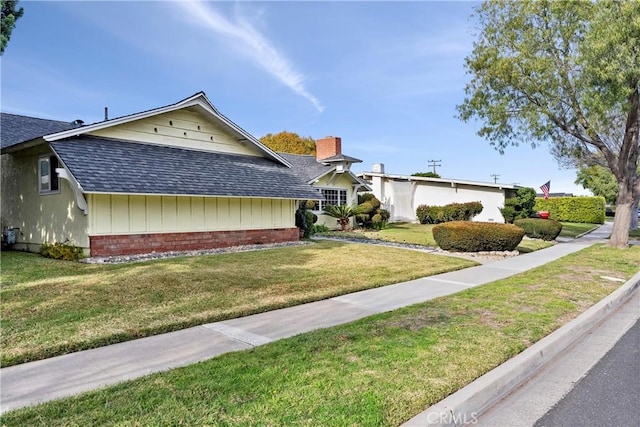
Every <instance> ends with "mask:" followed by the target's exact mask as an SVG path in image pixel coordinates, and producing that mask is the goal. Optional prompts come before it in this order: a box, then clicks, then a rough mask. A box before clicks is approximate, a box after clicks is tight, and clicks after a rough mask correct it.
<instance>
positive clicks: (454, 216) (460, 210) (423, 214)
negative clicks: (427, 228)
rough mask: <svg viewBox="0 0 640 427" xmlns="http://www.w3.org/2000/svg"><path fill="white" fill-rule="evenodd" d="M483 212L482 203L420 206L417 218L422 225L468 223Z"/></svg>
mask: <svg viewBox="0 0 640 427" xmlns="http://www.w3.org/2000/svg"><path fill="white" fill-rule="evenodd" d="M480 212H482V203H480V202H467V203H450V204H448V205H444V206H429V205H420V206H418V207H417V208H416V217H417V218H418V221H420V224H440V223H441V222H447V221H468V220H470V219H471V218H473V217H474V216H476V215H478V214H479V213H480Z"/></svg>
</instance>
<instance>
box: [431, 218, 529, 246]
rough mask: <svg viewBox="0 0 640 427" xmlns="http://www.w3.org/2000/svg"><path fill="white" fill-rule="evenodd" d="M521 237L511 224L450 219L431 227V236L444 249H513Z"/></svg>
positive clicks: (518, 228)
mask: <svg viewBox="0 0 640 427" xmlns="http://www.w3.org/2000/svg"><path fill="white" fill-rule="evenodd" d="M523 237H524V230H523V229H522V228H520V227H517V226H515V225H513V224H496V223H489V222H471V221H451V222H446V223H443V224H438V225H436V226H435V227H433V238H434V239H435V240H436V242H437V243H438V246H440V248H442V249H444V250H446V251H460V252H480V251H513V250H514V249H515V248H516V247H518V244H520V242H521V241H522V238H523Z"/></svg>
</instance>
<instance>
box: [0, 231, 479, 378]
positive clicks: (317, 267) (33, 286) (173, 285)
mask: <svg viewBox="0 0 640 427" xmlns="http://www.w3.org/2000/svg"><path fill="white" fill-rule="evenodd" d="M1 261H2V277H1V279H0V285H1V287H2V290H1V294H0V297H1V302H0V309H1V310H2V317H1V319H0V326H1V328H2V359H1V360H2V366H8V365H12V364H17V363H22V362H26V361H31V360H37V359H42V358H46V357H51V356H55V355H59V354H64V353H69V352H72V351H76V350H81V349H87V348H92V347H98V346H101V345H105V344H111V343H116V342H120V341H126V340H130V339H134V338H140V337H144V336H149V335H153V334H158V333H162V332H168V331H174V330H178V329H183V328H186V327H189V326H194V325H198V324H203V323H207V322H212V321H217V320H222V319H229V318H233V317H239V316H245V315H247V314H252V313H259V312H263V311H267V310H271V309H275V308H281V307H288V306H292V305H296V304H301V303H304V302H309V301H316V300H321V299H324V298H329V297H332V296H336V295H341V294H345V293H349V292H354V291H358V290H362V289H367V288H373V287H377V286H383V285H388V284H391V283H397V282H402V281H406V280H412V279H416V278H419V277H423V276H429V275H433V274H437V273H441V272H444V271H451V270H457V269H460V268H465V267H469V266H472V265H475V263H474V262H470V261H467V260H463V259H459V258H453V257H442V256H436V255H429V254H425V253H420V252H415V251H407V250H402V249H396V248H389V247H382V246H380V247H372V246H371V245H358V244H345V243H340V242H330V241H324V242H321V243H310V244H308V245H302V246H293V247H286V248H279V249H270V250H263V251H254V252H242V253H230V254H224V255H209V256H197V257H182V258H173V259H164V260H157V261H147V262H138V263H133V264H120V265H96V264H93V265H88V264H81V263H75V262H65V261H54V260H50V259H46V258H42V257H40V256H39V255H35V254H27V253H21V252H2V258H1Z"/></svg>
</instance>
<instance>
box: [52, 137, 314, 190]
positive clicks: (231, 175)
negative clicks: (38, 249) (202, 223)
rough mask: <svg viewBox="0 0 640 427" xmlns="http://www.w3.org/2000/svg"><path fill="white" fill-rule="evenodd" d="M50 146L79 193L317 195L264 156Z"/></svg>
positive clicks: (134, 146)
mask: <svg viewBox="0 0 640 427" xmlns="http://www.w3.org/2000/svg"><path fill="white" fill-rule="evenodd" d="M50 146H51V147H52V149H53V150H54V152H55V153H56V155H57V156H58V157H59V158H60V160H62V162H63V163H64V165H65V167H66V168H67V169H68V170H69V172H70V173H71V174H72V175H73V177H74V178H75V179H76V181H77V182H78V184H79V185H80V187H81V188H82V191H83V192H85V193H122V194H157V195H174V194H175V195H178V194H179V195H194V196H195V195H202V196H230V197H231V196H233V197H260V198H262V197H264V198H280V199H301V200H302V199H312V200H315V199H319V198H320V197H321V196H320V195H319V192H318V191H317V190H314V189H313V188H311V187H310V186H309V185H308V184H306V183H305V182H303V181H302V180H301V179H300V178H299V177H297V176H296V175H295V174H294V173H293V171H292V170H291V169H290V168H289V167H287V166H284V165H283V164H281V163H279V162H276V161H274V160H270V159H267V158H264V157H255V156H242V155H235V154H226V153H216V152H207V151H196V150H189V149H185V148H177V147H167V146H159V145H151V144H143V143H136V142H131V141H123V140H117V139H110V138H99V137H91V136H80V137H76V138H67V139H65V140H61V141H56V142H52V143H50Z"/></svg>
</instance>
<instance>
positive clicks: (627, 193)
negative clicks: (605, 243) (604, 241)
mask: <svg viewBox="0 0 640 427" xmlns="http://www.w3.org/2000/svg"><path fill="white" fill-rule="evenodd" d="M633 205H634V203H633V194H632V190H631V189H630V188H628V186H627V185H625V183H621V184H620V185H619V186H618V200H617V201H616V216H615V217H614V219H613V231H612V232H611V238H610V239H609V246H611V247H614V248H628V247H629V227H630V226H631V214H632V212H631V207H632V206H633ZM633 214H634V215H637V213H636V212H633Z"/></svg>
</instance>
